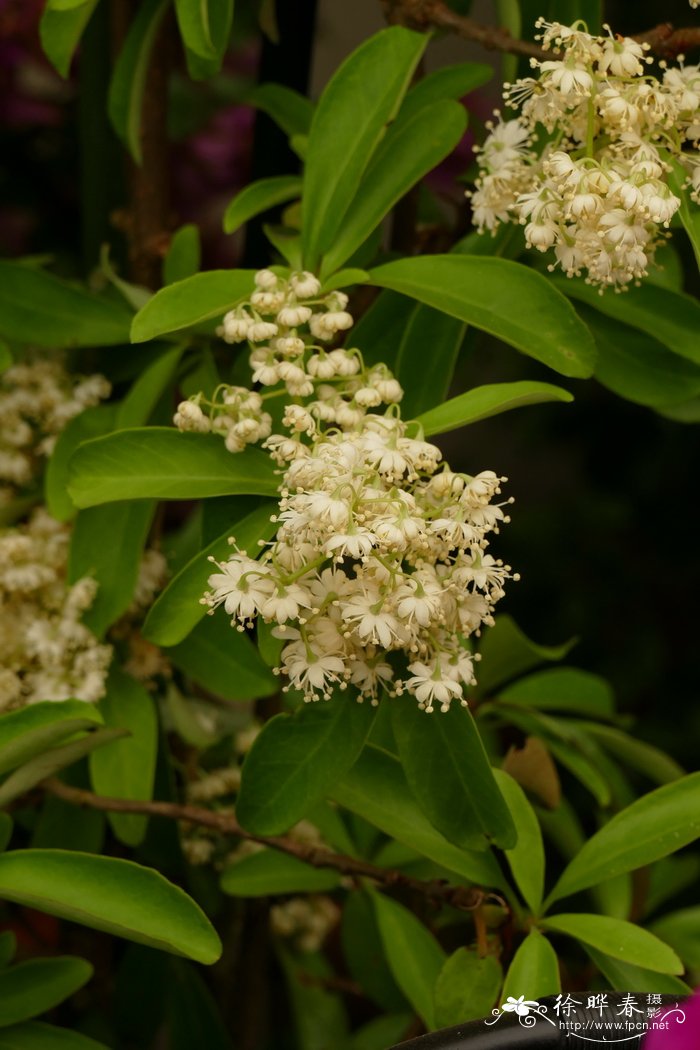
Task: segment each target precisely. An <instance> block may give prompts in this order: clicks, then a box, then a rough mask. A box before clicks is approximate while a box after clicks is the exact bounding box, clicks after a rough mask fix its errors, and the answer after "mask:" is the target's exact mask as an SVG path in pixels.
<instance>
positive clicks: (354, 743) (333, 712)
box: [236, 693, 375, 835]
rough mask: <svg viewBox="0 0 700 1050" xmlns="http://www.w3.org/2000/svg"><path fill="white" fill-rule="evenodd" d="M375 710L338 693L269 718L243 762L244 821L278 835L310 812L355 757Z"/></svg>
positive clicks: (238, 811) (241, 812)
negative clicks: (291, 711) (324, 699)
mask: <svg viewBox="0 0 700 1050" xmlns="http://www.w3.org/2000/svg"><path fill="white" fill-rule="evenodd" d="M374 715H375V711H374V708H371V707H369V706H368V705H366V704H365V705H363V704H357V703H355V701H354V700H353V699H352V698H351V697H347V696H345V695H343V694H342V693H338V694H337V695H336V696H334V697H333V698H332V699H331V700H329V701H323V702H318V703H315V704H304V705H303V706H302V707H301V708H300V709H299V710H298V711H296V712H295V713H294V714H293V715H286V714H283V715H277V716H276V717H275V718H273V719H271V721H269V722H267V723H266V724H265V726H264V727H263V729H262V732H261V733H260V734H259V735H258V736H257V737H256V739H255V743H254V744H253V746H252V748H251V750H250V752H249V754H248V756H247V757H246V760H245V762H244V763H243V776H242V783H241V790H240V792H239V795H238V803H237V806H236V814H237V816H238V820H239V821H240V823H241V824H242V826H243V827H244V828H245V829H246V830H247V831H251V832H253V833H254V834H256V835H278V834H280V833H282V832H284V831H287V830H288V829H289V828H290V827H291V826H292V825H293V824H296V823H297V822H298V821H299V820H301V819H302V818H303V817H305V816H306V814H307V813H308V811H309V810H310V809H311V807H312V806H313V805H314V804H315V803H316V802H317V801H318V800H319V799H321V798H324V797H325V796H326V795H328V794H330V792H331V789H332V787H333V786H334V784H335V783H336V782H337V780H338V778H340V777H342V776H343V774H344V773H346V772H347V771H348V770H349V769H350V767H351V766H352V764H353V763H354V762H355V760H356V759H357V756H358V755H359V753H360V751H361V750H362V747H363V744H364V742H365V740H366V738H367V734H368V733H369V731H370V729H371V726H372V721H373V719H374Z"/></svg>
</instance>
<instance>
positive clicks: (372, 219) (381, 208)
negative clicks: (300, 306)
mask: <svg viewBox="0 0 700 1050" xmlns="http://www.w3.org/2000/svg"><path fill="white" fill-rule="evenodd" d="M466 126H467V114H466V111H465V109H464V108H463V107H462V106H460V105H459V104H458V103H457V102H453V101H451V100H449V99H442V100H441V101H438V102H434V103H432V104H430V105H426V106H424V107H422V108H420V109H418V110H417V112H415V113H413V114H411V115H409V116H408V117H406V118H404V117H403V115H401V116H400V117H399V119H398V120H397V121H396V123H394V124H392V126H391V127H390V128H389V130H388V131H387V133H386V135H385V136H384V139H383V140H382V142H381V144H380V145H379V146H378V148H377V150H376V152H375V154H374V156H373V158H372V160H371V162H370V164H369V165H368V167H367V171H366V173H365V175H364V177H363V179H362V182H361V183H360V185H359V187H358V189H357V193H356V194H355V196H354V198H353V199H352V201H351V203H350V205H349V207H348V209H347V211H346V213H345V216H344V218H343V221H342V225H340V227H339V228H338V231H337V233H336V235H335V237H334V238H333V241H332V242H331V245H330V247H329V249H328V252H327V253H326V254H325V255H324V258H323V267H322V271H321V272H322V275H326V274H329V273H333V272H334V271H335V270H337V269H338V268H339V267H340V266H342V264H343V263H344V262H345V261H346V260H347V259H349V258H350V256H351V255H352V254H353V252H355V251H356V250H357V249H358V248H359V247H360V245H361V244H362V243H363V242H364V241H365V240H366V238H367V237H369V235H370V234H371V233H372V231H373V230H374V229H376V227H377V226H378V225H379V223H380V222H381V221H382V219H383V218H384V216H385V215H386V214H387V213H388V212H389V211H391V209H392V208H393V207H394V205H395V204H396V203H397V202H398V201H399V200H400V199H401V197H403V196H404V194H405V193H407V192H408V190H409V189H410V188H411V186H413V185H415V183H417V182H419V181H420V180H421V179H422V178H423V177H424V176H425V175H427V173H428V172H429V171H432V169H433V168H434V167H436V166H437V165H438V164H439V163H440V161H441V160H443V159H444V158H445V157H446V156H447V155H448V153H451V152H452V150H453V149H454V147H455V146H456V145H457V143H458V142H459V140H460V139H461V137H462V135H463V134H464V131H465V128H466Z"/></svg>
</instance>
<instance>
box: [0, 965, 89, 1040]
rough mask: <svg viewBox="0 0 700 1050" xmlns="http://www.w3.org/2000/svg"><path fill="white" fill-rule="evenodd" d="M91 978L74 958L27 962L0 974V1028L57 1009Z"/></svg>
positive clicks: (85, 967)
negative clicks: (56, 1007) (55, 1007)
mask: <svg viewBox="0 0 700 1050" xmlns="http://www.w3.org/2000/svg"><path fill="white" fill-rule="evenodd" d="M91 977H92V966H91V965H90V963H88V962H85V960H84V959H77V958H75V957H74V956H70V955H64V956H57V957H55V958H53V959H29V960H27V962H21V963H18V964H17V965H16V966H10V967H9V968H8V969H6V970H2V971H1V972H0V1027H1V1028H5V1027H7V1026H8V1025H14V1024H19V1022H20V1021H28V1020H29V1019H30V1018H31V1017H36V1016H37V1015H38V1014H43V1013H44V1012H45V1011H46V1010H51V1009H53V1007H54V1006H58V1004H59V1003H62V1002H63V1000H64V999H67V998H68V996H69V995H72V994H73V992H77V990H78V988H82V987H83V985H84V984H86V983H87V982H88V981H89V980H90V978H91Z"/></svg>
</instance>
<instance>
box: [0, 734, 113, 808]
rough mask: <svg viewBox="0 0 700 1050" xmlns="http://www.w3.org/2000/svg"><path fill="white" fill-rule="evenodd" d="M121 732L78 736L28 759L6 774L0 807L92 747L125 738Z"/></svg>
mask: <svg viewBox="0 0 700 1050" xmlns="http://www.w3.org/2000/svg"><path fill="white" fill-rule="evenodd" d="M125 732H126V731H125V730H123V729H107V728H104V729H96V730H94V732H91V733H87V734H86V735H85V736H81V737H80V738H79V739H78V740H71V741H70V743H68V744H61V746H60V747H54V748H51V750H50V751H44V752H42V753H41V754H40V755H36V756H35V757H34V758H32V759H30V760H29V762H27V763H26V765H24V766H20V767H19V769H15V771H14V773H10V775H9V777H8V778H7V780H5V781H4V783H3V784H2V787H0V806H6V805H7V803H8V802H11V801H12V799H14V798H19V796H20V795H24V794H26V792H27V791H31V789H32V788H33V787H36V785H37V784H40V783H41V781H42V780H46V779H47V777H51V776H53V775H54V773H58V772H59V770H61V769H66V768H67V767H68V766H72V765H73V763H74V762H78V761H80V759H81V758H84V757H85V756H86V755H89V754H90V752H91V751H94V750H95V748H98V747H104V746H105V745H106V744H111V743H112V741H114V740H118V739H119V737H121V736H124V735H125Z"/></svg>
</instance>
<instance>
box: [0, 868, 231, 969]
mask: <svg viewBox="0 0 700 1050" xmlns="http://www.w3.org/2000/svg"><path fill="white" fill-rule="evenodd" d="M0 898H1V899H4V900H8V901H14V902H15V903H16V904H22V905H25V906H26V907H29V908H37V909H38V910H39V911H44V912H46V913H47V914H49V915H57V916H58V917H59V918H62V919H70V920H71V921H73V922H79V923H82V924H83V925H84V926H90V927H92V928H93V929H95V930H104V931H106V932H107V933H113V934H116V935H117V936H119V937H126V938H127V939H128V940H132V941H138V942H139V943H140V944H148V945H150V946H151V947H153V948H160V949H162V950H163V951H168V952H173V953H174V954H176V955H184V956H186V957H187V958H190V959H194V960H195V961H196V962H201V963H204V964H205V965H209V964H211V963H213V962H216V960H217V959H218V957H219V955H220V954H221V943H220V941H219V938H218V936H217V934H216V931H215V930H214V928H213V927H212V925H211V923H210V922H209V920H208V919H207V917H206V916H205V915H204V913H203V912H202V911H201V910H200V908H199V906H198V905H197V904H195V902H194V901H193V900H192V899H191V898H190V897H188V896H187V894H186V893H184V892H183V890H181V889H180V888H179V887H178V886H174V885H173V884H172V883H170V882H168V881H167V879H164V878H163V876H162V875H160V874H159V873H158V872H157V871H153V870H152V869H151V868H145V867H142V866H141V865H139V864H134V863H133V862H132V861H128V860H118V859H116V858H114V857H95V856H93V855H92V854H89V853H76V852H67V851H63V850H37V849H27V850H20V851H13V852H11V853H3V854H2V855H1V856H0Z"/></svg>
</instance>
